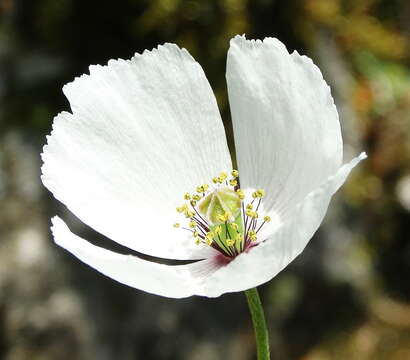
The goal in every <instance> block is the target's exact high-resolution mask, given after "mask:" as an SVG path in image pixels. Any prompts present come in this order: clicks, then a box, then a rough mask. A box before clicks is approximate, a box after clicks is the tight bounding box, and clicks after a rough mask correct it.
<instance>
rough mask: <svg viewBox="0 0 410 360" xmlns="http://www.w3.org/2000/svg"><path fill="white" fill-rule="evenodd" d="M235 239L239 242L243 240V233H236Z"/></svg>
mask: <svg viewBox="0 0 410 360" xmlns="http://www.w3.org/2000/svg"><path fill="white" fill-rule="evenodd" d="M235 241H236V242H237V243H240V242H242V235H241V234H236V236H235Z"/></svg>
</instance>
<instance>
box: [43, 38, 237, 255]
mask: <svg viewBox="0 0 410 360" xmlns="http://www.w3.org/2000/svg"><path fill="white" fill-rule="evenodd" d="M64 93H65V94H66V96H67V98H68V99H69V101H70V104H71V108H72V111H73V114H70V113H67V112H64V113H61V114H59V115H58V116H57V117H56V118H55V120H54V124H53V131H52V133H51V135H50V136H49V137H48V145H46V146H45V148H44V153H43V154H42V158H43V161H44V165H43V168H42V172H43V176H42V180H43V183H44V185H45V186H46V187H47V188H48V189H49V190H50V191H51V192H52V193H53V194H54V196H55V197H56V198H57V199H58V200H60V201H61V202H63V203H64V204H65V205H67V207H68V208H69V209H70V210H71V211H72V212H73V213H74V214H75V215H77V216H78V217H79V218H80V219H81V220H82V221H84V222H85V223H86V224H88V225H89V226H91V227H93V228H94V229H95V230H97V231H99V232H100V233H102V234H104V235H105V236H107V237H109V238H111V239H113V240H114V241H116V242H118V243H120V244H122V245H125V246H127V247H129V248H131V249H134V250H137V251H140V252H142V253H145V254H150V255H154V256H158V257H165V258H174V259H194V258H202V257H204V256H206V254H204V253H203V251H202V250H201V247H198V246H196V245H195V244H194V241H193V240H192V237H191V236H189V233H188V232H184V231H182V230H180V229H173V228H172V224H173V223H174V222H176V221H178V220H180V219H178V218H177V217H178V214H177V213H176V211H175V207H176V206H179V205H181V203H182V202H183V194H184V193H185V192H191V191H194V189H195V187H196V186H197V185H200V184H203V183H206V182H209V179H211V178H212V177H213V176H215V175H217V174H219V173H220V172H221V171H226V170H229V169H230V168H231V159H230V155H229V151H228V148H227V144H226V139H225V132H224V128H223V125H222V121H221V118H220V114H219V111H218V107H217V104H216V101H215V97H214V95H213V93H212V90H211V88H210V86H209V83H208V81H207V79H206V77H205V75H204V73H203V71H202V68H201V67H200V65H199V64H198V63H196V62H195V61H194V59H193V58H192V57H191V56H190V55H189V54H188V52H187V51H186V50H185V49H182V50H181V49H179V48H178V47H177V46H176V45H172V44H166V45H164V46H160V47H159V48H158V49H154V50H152V51H151V52H149V51H146V52H144V53H143V54H142V55H139V54H137V55H135V57H134V58H133V59H132V60H129V61H124V60H117V61H110V62H109V63H108V66H91V67H90V75H83V76H81V77H79V78H77V79H75V81H74V82H72V83H70V84H68V85H66V86H65V87H64Z"/></svg>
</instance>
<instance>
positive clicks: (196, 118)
mask: <svg viewBox="0 0 410 360" xmlns="http://www.w3.org/2000/svg"><path fill="white" fill-rule="evenodd" d="M226 79H227V83H228V94H229V101H230V107H231V113H232V122H233V129H234V136H235V146H236V156H237V162H238V170H239V180H240V186H241V189H242V190H240V191H239V192H238V191H237V190H238V185H237V184H236V182H237V181H238V178H237V175H238V174H237V173H236V170H235V171H233V173H232V174H233V176H232V177H230V176H229V175H228V174H230V173H231V171H232V163H231V157H230V154H229V151H228V147H227V142H226V137H225V132H224V127H223V124H222V121H221V117H220V114H219V111H218V107H217V103H216V101H215V97H214V95H213V92H212V90H211V87H210V85H209V83H208V81H207V79H206V77H205V75H204V73H203V71H202V68H201V66H200V65H199V64H198V63H197V62H195V60H194V59H193V58H192V57H191V56H190V55H189V53H188V52H187V51H186V50H185V49H180V48H178V47H177V46H176V45H173V44H165V45H163V46H159V47H158V48H157V49H154V50H152V51H145V52H144V53H143V54H141V55H140V54H136V55H135V56H134V57H133V58H132V59H131V60H127V61H126V60H111V61H109V62H108V65H107V66H98V65H97V66H90V75H83V76H81V77H79V78H76V79H75V80H74V81H73V82H72V83H70V84H67V85H66V86H65V87H64V89H63V90H64V94H65V95H66V96H67V98H68V100H69V101H70V104H71V109H72V113H69V112H62V113H60V114H59V115H57V117H56V118H55V119H54V124H53V131H52V133H51V135H50V136H48V144H47V145H46V146H45V147H44V152H43V154H42V158H43V161H44V164H43V167H42V174H43V175H42V181H43V183H44V185H45V186H46V187H47V188H48V189H49V190H50V191H51V192H52V193H53V194H54V196H55V197H56V198H57V199H58V200H60V201H61V202H62V203H64V204H65V205H66V206H67V207H68V209H70V210H71V211H72V212H73V213H74V214H75V215H76V216H77V217H78V218H79V219H81V220H82V221H83V222H84V223H86V224H87V225H89V226H91V227H92V228H93V229H95V230H96V231H98V232H100V233H101V234H103V235H105V236H107V237H109V238H110V239H112V240H113V241H115V242H117V243H119V244H121V245H123V246H126V247H128V248H130V249H133V250H136V251H138V252H140V253H144V254H148V255H152V256H156V257H160V258H167V259H175V260H198V261H194V262H192V263H188V264H186V263H184V264H181V265H164V264H159V263H156V262H152V261H148V260H144V259H141V258H139V257H136V256H131V255H122V254H119V253H116V252H113V251H109V250H106V249H104V248H100V247H98V246H95V245H93V244H91V243H89V242H87V241H86V240H84V239H82V238H80V237H78V236H77V235H75V234H73V233H71V232H70V230H69V229H68V227H67V225H66V224H65V223H64V222H63V221H62V220H61V219H60V218H58V217H54V218H53V219H52V223H53V226H52V232H53V235H54V239H55V242H56V243H57V244H58V245H60V246H62V247H63V248H65V249H66V250H68V251H69V252H71V253H72V254H73V255H74V256H76V257H77V258H79V259H80V260H81V261H83V262H85V263H86V264H88V265H90V266H91V267H93V268H94V269H96V270H98V271H100V272H101V273H103V274H105V275H106V276H108V277H110V278H112V279H115V280H117V281H119V282H121V283H123V284H126V285H128V286H132V287H135V288H137V289H140V290H143V291H146V292H149V293H154V294H158V295H162V296H167V297H173V298H182V297H187V296H191V295H202V296H208V297H216V296H219V295H221V294H223V293H227V292H235V291H242V290H246V289H249V288H252V287H255V286H258V285H260V284H262V283H264V282H266V281H268V280H270V279H271V278H272V277H274V276H275V275H276V274H278V273H279V272H280V271H281V270H282V269H283V268H284V267H286V265H288V264H289V263H290V262H291V261H292V260H293V259H294V258H295V257H296V256H297V255H298V254H299V253H300V252H301V251H302V250H303V249H304V247H305V246H306V244H307V243H308V241H309V239H310V238H311V237H312V236H313V234H314V233H315V231H316V230H317V228H318V227H319V225H320V223H321V221H322V219H323V217H324V216H325V213H326V210H327V207H328V204H329V201H330V199H331V197H332V195H333V194H334V193H335V192H336V191H337V189H338V188H339V187H340V186H341V185H342V184H343V182H344V181H345V180H346V177H347V176H348V174H349V173H350V171H351V170H352V168H353V167H354V166H356V165H357V163H358V162H359V161H360V160H362V159H364V158H365V157H366V155H365V154H361V155H360V156H359V157H357V158H355V159H354V160H352V161H351V162H349V163H347V164H345V165H343V166H341V162H342V147H343V145H342V138H341V132H340V125H339V120H338V114H337V111H336V107H335V105H334V102H333V99H332V96H331V94H330V89H329V87H328V86H327V84H326V83H325V81H324V80H323V77H322V74H321V72H320V70H319V69H318V68H317V67H316V66H315V65H314V64H313V63H312V61H311V60H310V59H309V58H308V57H306V56H301V55H299V54H298V53H297V52H294V53H292V54H289V53H288V51H287V50H286V47H285V46H284V45H283V44H282V43H281V42H280V41H278V40H277V39H273V38H266V39H265V40H264V41H259V40H257V41H254V40H246V39H245V37H244V36H236V37H235V38H234V39H232V40H231V44H230V49H229V52H228V60H227V71H226ZM215 176H216V178H214V177H215ZM213 178H214V181H212V179H213ZM230 180H232V181H231V182H230V183H229V181H230ZM203 184H207V185H206V186H203ZM198 186H199V188H198V189H197V187H198ZM259 189H263V190H259ZM196 190H198V192H197V191H196ZM252 194H253V195H254V197H252ZM194 195H195V198H193V197H194ZM184 198H185V205H182V204H183V203H184ZM192 200H193V202H192V204H191V201H192ZM252 200H253V203H252ZM249 203H252V206H248V207H247V206H246V205H249ZM176 208H178V210H179V212H180V213H178V212H176V211H175V209H176ZM176 222H178V223H179V224H175V226H173V224H174V223H176ZM233 224H236V225H233ZM261 225H263V226H262V227H261ZM183 228H185V229H183Z"/></svg>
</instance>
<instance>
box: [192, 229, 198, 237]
mask: <svg viewBox="0 0 410 360" xmlns="http://www.w3.org/2000/svg"><path fill="white" fill-rule="evenodd" d="M198 235H199V233H198V231H196V230H195V231H193V232H192V236H193V237H194V238H197V237H198Z"/></svg>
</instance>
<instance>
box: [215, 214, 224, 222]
mask: <svg viewBox="0 0 410 360" xmlns="http://www.w3.org/2000/svg"><path fill="white" fill-rule="evenodd" d="M216 218H217V220H218V221H220V222H225V221H226V218H225V214H223V215H222V214H219V215H218V216H217V217H216Z"/></svg>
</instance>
